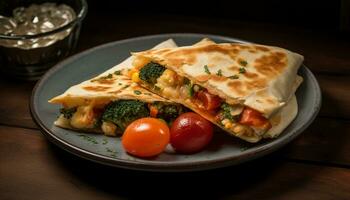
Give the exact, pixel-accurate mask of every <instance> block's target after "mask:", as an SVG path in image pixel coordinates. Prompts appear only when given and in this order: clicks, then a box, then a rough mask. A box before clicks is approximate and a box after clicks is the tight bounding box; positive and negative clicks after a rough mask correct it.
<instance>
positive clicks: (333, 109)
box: [316, 75, 350, 119]
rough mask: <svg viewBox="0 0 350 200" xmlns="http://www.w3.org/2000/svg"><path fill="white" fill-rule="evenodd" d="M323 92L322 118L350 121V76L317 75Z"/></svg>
mask: <svg viewBox="0 0 350 200" xmlns="http://www.w3.org/2000/svg"><path fill="white" fill-rule="evenodd" d="M316 78H317V80H318V82H319V84H320V87H321V90H322V98H323V99H322V107H321V111H320V116H325V117H335V118H346V119H350V76H327V75H316Z"/></svg>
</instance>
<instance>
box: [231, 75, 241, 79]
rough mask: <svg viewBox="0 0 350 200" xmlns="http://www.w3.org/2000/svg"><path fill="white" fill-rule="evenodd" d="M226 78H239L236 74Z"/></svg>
mask: <svg viewBox="0 0 350 200" xmlns="http://www.w3.org/2000/svg"><path fill="white" fill-rule="evenodd" d="M228 78H229V79H239V76H238V75H233V76H229V77H228Z"/></svg>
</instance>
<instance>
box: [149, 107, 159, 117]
mask: <svg viewBox="0 0 350 200" xmlns="http://www.w3.org/2000/svg"><path fill="white" fill-rule="evenodd" d="M149 111H150V113H149V114H150V116H151V117H157V114H158V109H157V108H156V107H155V106H152V105H151V106H149Z"/></svg>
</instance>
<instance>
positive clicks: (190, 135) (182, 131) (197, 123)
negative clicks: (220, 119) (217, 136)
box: [170, 112, 213, 153]
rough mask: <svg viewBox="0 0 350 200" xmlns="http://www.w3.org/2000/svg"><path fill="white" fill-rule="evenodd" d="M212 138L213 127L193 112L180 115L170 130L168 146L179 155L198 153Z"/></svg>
mask: <svg viewBox="0 0 350 200" xmlns="http://www.w3.org/2000/svg"><path fill="white" fill-rule="evenodd" d="M212 137H213V125H212V124H211V123H210V122H209V121H207V120H206V119H204V118H203V117H202V116H200V115H198V114H196V113H194V112H188V113H184V114H182V115H180V116H179V117H178V118H176V120H175V121H174V123H173V124H172V126H171V129H170V144H171V146H173V147H174V149H175V150H176V151H177V152H180V153H195V152H198V151H200V150H202V149H203V148H204V147H205V146H206V145H208V144H209V142H210V141H211V139H212Z"/></svg>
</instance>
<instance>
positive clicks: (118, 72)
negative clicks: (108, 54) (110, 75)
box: [114, 70, 122, 75]
mask: <svg viewBox="0 0 350 200" xmlns="http://www.w3.org/2000/svg"><path fill="white" fill-rule="evenodd" d="M114 74H115V75H121V74H122V72H121V71H120V70H117V71H115V72H114Z"/></svg>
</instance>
